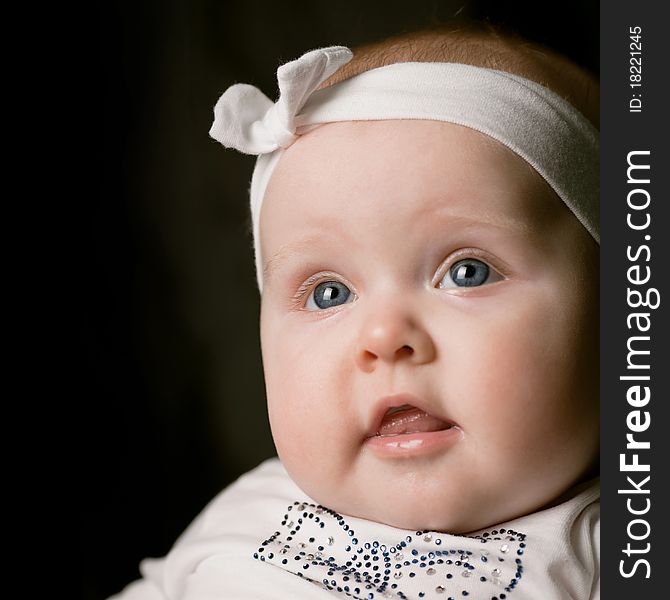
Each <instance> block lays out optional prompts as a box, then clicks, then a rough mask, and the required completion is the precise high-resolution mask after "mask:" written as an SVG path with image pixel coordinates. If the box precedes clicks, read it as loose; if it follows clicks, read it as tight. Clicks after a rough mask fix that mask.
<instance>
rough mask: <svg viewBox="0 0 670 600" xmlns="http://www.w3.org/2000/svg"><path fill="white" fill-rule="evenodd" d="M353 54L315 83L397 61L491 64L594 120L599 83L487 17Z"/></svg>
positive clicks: (423, 31)
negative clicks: (489, 20)
mask: <svg viewBox="0 0 670 600" xmlns="http://www.w3.org/2000/svg"><path fill="white" fill-rule="evenodd" d="M352 51H353V53H354V56H353V58H352V59H351V61H350V62H349V63H347V64H346V65H344V66H342V67H341V68H340V69H338V70H337V71H336V72H335V73H334V74H333V75H331V77H329V78H328V79H326V81H324V82H323V83H322V84H321V86H320V87H321V88H324V87H328V86H330V85H333V84H335V83H339V82H340V81H343V80H345V79H349V78H350V77H353V76H355V75H358V74H359V73H363V72H365V71H368V70H370V69H375V68H377V67H383V66H386V65H390V64H394V63H399V62H453V63H462V64H468V65H473V66H476V67H484V68H488V69H497V70H500V71H506V72H508V73H513V74H515V75H519V76H521V77H525V78H527V79H531V80H533V81H536V82H537V83H539V84H540V85H543V86H545V87H547V88H549V89H550V90H552V91H554V92H556V93H557V94H559V95H560V96H562V97H563V98H564V99H565V100H567V101H568V102H570V103H571V104H572V105H573V106H575V108H577V109H578V110H579V111H580V112H581V113H582V114H583V115H584V116H585V117H586V118H587V119H589V121H591V123H593V125H594V126H595V127H598V126H599V108H600V86H599V84H598V80H597V79H596V78H595V77H594V76H593V75H592V74H591V73H590V72H589V71H588V70H586V69H585V68H583V67H580V66H578V65H577V64H575V63H574V62H572V61H571V60H569V59H568V58H566V57H565V56H562V55H561V54H559V53H557V52H555V51H554V50H551V49H549V48H546V47H544V46H542V45H540V44H538V43H535V42H530V41H528V40H526V39H524V38H522V37H520V36H519V35H518V34H516V33H514V32H511V31H508V30H505V29H503V28H502V27H501V26H499V25H493V24H491V23H488V22H467V21H466V22H463V23H461V22H459V23H454V24H446V25H439V26H433V27H428V28H425V29H419V30H415V31H409V32H405V33H401V34H398V35H394V36H391V37H388V38H385V39H383V40H381V41H377V42H371V43H367V44H363V45H360V46H357V47H354V48H352Z"/></svg>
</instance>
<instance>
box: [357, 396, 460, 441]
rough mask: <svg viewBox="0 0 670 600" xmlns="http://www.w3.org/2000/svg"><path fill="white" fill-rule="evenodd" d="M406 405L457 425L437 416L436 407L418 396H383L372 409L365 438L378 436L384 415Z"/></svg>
mask: <svg viewBox="0 0 670 600" xmlns="http://www.w3.org/2000/svg"><path fill="white" fill-rule="evenodd" d="M405 404H410V405H412V406H415V407H416V408H418V409H420V410H422V411H424V412H426V413H428V414H429V415H432V416H434V417H437V418H438V419H442V420H443V421H444V422H445V423H447V424H449V425H455V424H456V423H454V422H453V421H451V420H449V419H445V418H444V417H443V416H441V415H439V414H437V413H436V412H435V407H433V406H431V405H430V403H428V402H427V401H426V400H424V399H423V398H419V397H418V396H415V395H413V394H408V393H400V394H393V395H391V396H382V397H381V398H379V399H378V400H377V401H376V402H375V404H374V406H373V409H372V417H371V420H370V426H369V427H368V431H367V434H366V436H365V437H366V439H367V438H369V437H373V436H375V435H377V433H378V431H379V428H380V426H381V424H382V421H383V420H384V415H386V413H387V412H388V410H389V409H390V408H393V407H394V406H403V405H405Z"/></svg>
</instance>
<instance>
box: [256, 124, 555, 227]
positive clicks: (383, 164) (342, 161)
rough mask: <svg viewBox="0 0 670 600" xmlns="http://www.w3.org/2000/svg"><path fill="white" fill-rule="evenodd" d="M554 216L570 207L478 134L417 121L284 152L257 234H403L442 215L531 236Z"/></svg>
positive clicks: (318, 138) (363, 128)
mask: <svg viewBox="0 0 670 600" xmlns="http://www.w3.org/2000/svg"><path fill="white" fill-rule="evenodd" d="M265 205H267V206H265ZM557 210H558V211H559V212H563V211H565V210H567V208H566V207H565V206H564V205H563V203H562V202H561V200H560V199H559V198H558V197H557V196H556V194H555V193H554V192H553V191H552V190H551V188H550V187H549V185H548V184H547V183H546V182H545V181H544V179H543V178H542V177H541V176H540V175H539V174H538V173H537V172H536V171H535V170H534V169H533V168H532V167H531V166H530V165H529V164H528V163H527V162H526V161H524V160H523V159H522V158H520V157H519V156H518V155H516V154H515V153H513V152H512V151H511V150H509V149H508V148H506V147H505V146H504V145H503V144H501V143H500V142H498V141H496V140H494V139H492V138H490V137H489V136H486V135H484V134H482V133H480V132H478V131H475V130H473V129H470V128H468V127H464V126H460V125H456V124H453V123H446V122H441V121H431V120H418V119H417V120H409V119H408V120H380V121H347V122H338V123H330V124H328V125H324V126H321V127H319V128H316V129H314V130H313V131H310V132H308V133H307V134H305V135H303V136H301V138H300V139H299V140H298V141H297V142H296V143H294V144H293V145H292V146H291V147H290V148H288V149H287V150H286V151H285V152H284V154H283V156H282V157H281V159H280V161H279V164H278V165H277V167H276V169H275V172H274V174H273V176H272V179H271V181H270V184H269V185H268V188H267V190H266V197H265V200H264V208H263V212H262V214H261V230H263V228H267V227H272V226H273V223H274V222H276V220H277V219H279V220H280V221H290V220H293V221H295V222H296V224H298V223H303V224H308V223H312V222H313V223H314V224H315V225H317V224H319V223H321V225H322V227H323V228H327V227H328V226H329V223H332V222H334V221H347V220H351V219H354V220H357V221H360V222H363V223H368V224H369V225H370V226H374V225H375V223H380V222H383V221H384V220H385V219H387V218H388V217H391V216H396V217H398V218H404V219H406V225H407V226H408V227H409V226H412V225H416V223H417V222H419V221H420V220H422V219H426V218H427V219H431V218H434V217H437V216H439V215H443V216H445V217H448V216H450V215H451V216H452V217H453V218H454V219H460V220H462V221H466V220H471V221H478V220H479V221H482V222H484V223H487V222H488V223H493V224H495V223H505V222H510V223H511V222H514V223H515V224H516V226H517V227H518V228H533V227H538V226H540V225H542V224H543V223H544V222H545V221H546V220H547V217H548V216H549V215H550V214H551V213H552V212H555V211H557ZM277 213H281V214H280V215H279V214H277ZM269 214H272V215H273V218H272V219H270V218H264V216H267V215H269Z"/></svg>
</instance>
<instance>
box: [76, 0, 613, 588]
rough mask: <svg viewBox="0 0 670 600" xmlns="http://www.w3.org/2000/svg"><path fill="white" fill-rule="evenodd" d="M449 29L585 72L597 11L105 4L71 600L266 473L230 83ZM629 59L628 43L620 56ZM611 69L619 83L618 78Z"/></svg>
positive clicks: (425, 2) (104, 584) (242, 167)
mask: <svg viewBox="0 0 670 600" xmlns="http://www.w3.org/2000/svg"><path fill="white" fill-rule="evenodd" d="M456 15H457V16H458V17H472V18H480V19H481V18H488V19H489V20H491V21H492V22H494V23H500V24H504V25H507V26H508V27H509V28H511V29H512V30H515V31H517V32H518V33H521V34H522V35H524V36H525V37H527V38H528V39H531V40H534V41H538V42H541V43H544V44H545V45H547V46H550V47H552V48H555V49H557V50H559V51H561V52H563V53H564V54H566V55H568V56H570V57H571V58H573V60H575V61H576V62H578V63H579V64H582V65H584V66H586V67H587V68H589V69H590V70H591V71H592V72H594V73H596V74H598V73H599V48H600V46H599V41H600V40H599V25H600V22H599V3H598V2H592V1H590V2H561V3H530V2H529V3H524V2H495V1H491V2H476V1H472V2H463V1H458V2H451V1H438V0H430V1H429V0H414V1H413V2H411V3H410V2H401V1H391V0H385V1H379V0H375V1H368V2H354V1H349V2H337V3H326V2H305V1H297V0H293V1H286V2H269V1H264V2H259V1H257V2H253V3H250V2H241V1H232V2H223V1H218V2H216V1H213V0H210V1H206V0H195V1H192V2H185V1H182V2H178V1H174V0H172V1H164V2H158V1H157V0H156V1H153V2H150V1H147V0H144V1H141V2H130V1H126V2H110V3H106V4H105V5H100V7H99V12H98V23H97V25H98V42H99V48H98V50H99V69H96V77H99V85H100V88H99V89H100V91H99V99H98V102H97V106H98V110H99V112H98V113H97V115H96V116H97V119H98V121H99V122H100V123H101V126H102V135H101V136H100V139H101V140H102V143H98V144H96V145H95V146H94V147H93V148H92V149H91V150H90V152H94V153H96V155H95V156H93V157H92V158H93V160H94V165H95V169H96V173H94V177H95V181H96V185H97V189H94V190H93V198H92V199H91V205H90V215H89V216H90V219H89V222H87V224H86V231H85V234H86V236H87V239H86V240H85V242H84V248H83V249H82V251H81V257H82V259H83V263H84V266H85V273H84V279H85V282H86V287H85V289H86V291H85V292H84V298H83V302H84V304H85V306H86V307H87V310H86V312H85V313H84V314H83V316H82V321H81V328H80V334H81V335H80V339H81V341H82V348H81V350H82V357H83V366H84V371H85V372H86V374H87V375H88V376H89V377H90V381H89V382H88V383H89V385H88V391H87V398H86V400H85V402H84V405H83V407H82V411H81V412H82V414H81V415H80V416H81V418H82V419H83V422H85V423H86V428H85V433H84V435H85V438H84V440H83V443H82V445H81V448H82V449H83V452H82V456H81V459H82V461H81V465H82V469H81V477H80V480H81V483H82V486H81V495H80V497H79V499H78V500H79V506H81V511H80V545H81V552H82V562H83V565H82V570H83V583H82V588H83V597H84V598H85V599H89V598H90V599H93V598H105V597H107V596H108V595H110V594H112V593H115V592H118V591H119V590H120V589H121V588H122V587H123V586H124V585H126V584H127V583H129V582H130V581H131V580H133V579H136V578H137V577H139V571H138V569H137V567H138V563H139V561H140V560H141V559H142V558H144V557H146V556H162V555H164V554H165V553H166V552H167V551H168V550H169V548H170V546H171V545H172V543H173V542H174V540H175V539H176V537H177V536H178V535H179V534H180V533H181V532H182V531H183V529H184V528H185V527H186V526H187V525H188V523H189V522H190V521H191V520H192V519H193V517H194V516H195V515H196V514H197V513H198V512H199V511H200V510H201V509H202V508H203V507H204V506H205V504H206V503H207V502H208V501H209V500H210V499H211V498H212V497H213V496H214V495H215V494H216V493H217V492H218V491H220V490H221V489H222V488H223V487H225V486H226V485H227V484H228V483H230V482H231V481H232V480H234V479H235V478H236V477H237V476H239V475H240V474H242V473H243V472H245V471H247V470H249V469H251V468H253V467H255V466H256V465H257V464H258V463H259V462H261V461H262V460H264V459H265V458H268V457H270V456H272V455H273V454H274V446H273V443H272V439H271V436H270V430H269V425H268V422H267V416H266V413H265V403H264V402H265V396H264V386H263V377H262V365H261V357H260V346H259V340H258V313H259V307H260V303H259V297H258V291H257V288H256V281H255V271H254V266H253V260H252V259H253V254H252V240H251V236H250V234H249V233H248V229H249V226H250V221H249V217H248V195H247V189H248V184H249V180H250V177H251V171H252V169H253V160H254V159H253V157H249V156H243V155H239V154H237V153H236V152H234V151H230V150H224V149H223V148H222V147H221V146H220V145H219V144H218V143H217V142H215V141H214V140H212V139H211V138H209V136H208V134H207V132H208V130H209V127H210V125H211V122H212V108H213V106H214V104H215V102H216V100H217V99H218V97H219V95H220V94H221V93H222V92H223V91H224V90H225V89H226V88H227V87H228V86H229V85H231V84H233V83H237V82H244V83H251V84H254V85H256V86H258V87H260V88H261V89H262V90H263V91H264V92H265V93H266V94H267V95H268V96H270V97H275V94H276V69H277V66H278V65H279V64H281V63H283V62H286V61H288V60H291V59H294V58H297V57H298V56H300V55H301V54H302V53H304V52H305V51H307V50H309V49H312V48H316V47H321V46H328V45H347V46H354V45H357V44H359V43H362V42H366V41H372V40H375V39H379V38H382V37H385V36H387V35H390V34H394V33H399V32H401V31H406V30H410V29H413V28H416V27H420V26H426V25H430V24H436V23H443V22H448V21H450V20H451V19H453V18H455V16H456ZM624 41H625V40H624ZM624 67H625V65H624Z"/></svg>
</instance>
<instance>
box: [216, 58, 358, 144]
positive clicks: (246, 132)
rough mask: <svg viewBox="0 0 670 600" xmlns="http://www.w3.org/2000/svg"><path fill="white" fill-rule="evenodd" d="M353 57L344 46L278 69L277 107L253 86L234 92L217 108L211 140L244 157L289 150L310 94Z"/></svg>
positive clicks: (233, 89)
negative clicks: (298, 117)
mask: <svg viewBox="0 0 670 600" xmlns="http://www.w3.org/2000/svg"><path fill="white" fill-rule="evenodd" d="M352 56H353V54H352V52H351V50H349V48H347V47H345V46H330V47H328V48H318V49H316V50H311V51H310V52H307V53H305V54H303V55H302V56H301V57H300V58H298V59H296V60H294V61H291V62H288V63H286V64H284V65H282V66H280V67H279V68H278V69H277V82H278V84H279V100H277V102H276V103H273V102H272V100H270V99H269V98H268V97H267V96H266V95H265V94H264V93H263V92H261V90H259V89H258V88H257V87H255V86H253V85H249V84H246V83H237V84H235V85H232V86H230V87H229V88H228V89H227V90H226V91H225V92H224V93H223V94H222V95H221V97H220V98H219V100H218V101H217V103H216V106H215V107H214V123H213V124H212V127H211V129H210V130H209V135H210V136H211V137H213V138H214V139H215V140H217V141H219V142H221V143H222V144H223V145H224V146H226V147H227V148H235V149H236V150H239V151H240V152H244V153H245V154H266V153H269V152H274V151H275V150H277V149H278V148H280V147H281V148H287V147H288V146H290V145H291V144H292V143H293V142H294V141H295V140H296V139H297V137H298V136H297V135H296V116H297V115H298V113H299V112H300V109H301V108H302V107H303V106H304V105H305V103H306V102H307V100H308V98H309V97H310V95H311V94H312V92H314V91H315V90H316V88H318V87H319V85H320V84H321V83H322V82H323V81H325V80H326V79H327V78H328V77H330V76H331V75H332V74H333V73H335V71H337V70H338V69H339V68H340V67H341V66H342V65H344V64H346V63H348V62H349V61H350V60H351V58H352Z"/></svg>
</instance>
